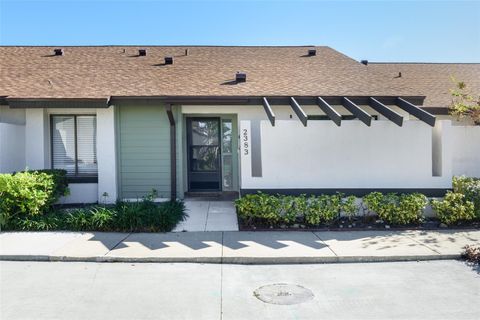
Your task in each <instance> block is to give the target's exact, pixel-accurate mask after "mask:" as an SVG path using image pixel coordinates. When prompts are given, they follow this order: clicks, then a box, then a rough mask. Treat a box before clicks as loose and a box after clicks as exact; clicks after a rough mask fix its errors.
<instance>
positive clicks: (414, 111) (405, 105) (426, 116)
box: [397, 97, 436, 127]
mask: <svg viewBox="0 0 480 320" xmlns="http://www.w3.org/2000/svg"><path fill="white" fill-rule="evenodd" d="M397 106H398V107H399V108H400V109H402V110H404V111H406V112H408V113H410V114H411V115H413V116H414V117H416V118H418V119H419V120H421V121H423V122H425V123H426V124H428V125H430V126H432V127H434V126H435V120H436V118H435V116H434V115H433V114H431V113H429V112H427V111H425V110H422V109H420V108H419V107H417V106H416V105H414V104H413V103H410V102H408V101H407V100H405V99H402V98H400V97H398V98H397Z"/></svg>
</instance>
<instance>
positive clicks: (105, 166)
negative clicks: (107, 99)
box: [97, 106, 117, 203]
mask: <svg viewBox="0 0 480 320" xmlns="http://www.w3.org/2000/svg"><path fill="white" fill-rule="evenodd" d="M115 146H116V144H115V107H114V106H111V107H110V108H107V109H97V163H98V201H99V202H104V201H105V202H107V203H114V202H115V201H116V200H117V166H116V155H115V152H116V151H115V149H116V148H115ZM104 193H107V194H108V196H107V197H103V194H104Z"/></svg>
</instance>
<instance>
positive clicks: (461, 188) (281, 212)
mask: <svg viewBox="0 0 480 320" xmlns="http://www.w3.org/2000/svg"><path fill="white" fill-rule="evenodd" d="M429 203H430V204H431V206H432V208H433V210H434V211H435V212H436V215H437V218H438V219H439V221H440V222H441V223H444V224H447V225H454V224H458V223H465V222H470V221H472V220H475V219H479V220H480V179H478V178H467V177H455V178H454V179H453V191H449V192H447V194H446V195H445V197H444V199H442V200H432V201H430V202H429V200H428V199H427V197H426V196H425V195H423V194H420V193H412V194H396V193H388V194H382V193H380V192H372V193H369V194H367V195H366V196H364V197H363V198H362V205H361V206H358V205H357V204H356V202H355V197H353V196H349V197H344V195H343V194H341V193H337V194H335V195H320V196H306V195H301V196H298V197H294V196H284V195H267V194H264V193H258V194H251V195H246V196H244V197H242V198H240V199H238V200H237V201H236V202H235V206H236V208H237V213H238V215H239V218H240V219H241V220H242V221H243V222H244V223H245V224H246V225H247V226H257V225H260V226H280V225H287V226H288V225H292V224H296V223H300V224H304V225H308V226H311V227H318V226H320V225H329V224H331V223H332V222H334V221H336V220H338V219H339V218H340V217H341V216H342V215H345V216H347V217H349V218H350V219H351V218H352V217H353V216H356V215H357V214H358V213H359V212H360V211H361V210H362V211H363V212H364V215H367V216H376V217H378V218H379V219H381V220H382V221H384V222H385V223H387V224H391V225H418V224H419V223H421V222H422V221H423V220H424V219H425V217H424V209H425V208H426V206H427V205H428V204H429Z"/></svg>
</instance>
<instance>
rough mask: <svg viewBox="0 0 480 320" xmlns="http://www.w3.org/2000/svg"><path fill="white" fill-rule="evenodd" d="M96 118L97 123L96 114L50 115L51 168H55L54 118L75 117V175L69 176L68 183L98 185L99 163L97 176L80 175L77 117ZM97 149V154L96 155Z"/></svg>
mask: <svg viewBox="0 0 480 320" xmlns="http://www.w3.org/2000/svg"><path fill="white" fill-rule="evenodd" d="M85 116H87V117H95V123H97V122H96V120H97V115H96V114H94V113H67V114H65V113H53V114H50V168H51V169H55V168H54V160H53V159H54V157H53V129H54V128H53V118H54V117H73V139H74V143H75V146H74V149H75V175H73V176H72V175H67V181H68V182H69V183H98V162H97V174H95V175H85V174H78V141H77V117H85ZM96 152H97V151H96V147H95V154H96Z"/></svg>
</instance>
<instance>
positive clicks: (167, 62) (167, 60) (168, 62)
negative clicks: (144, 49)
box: [165, 57, 173, 64]
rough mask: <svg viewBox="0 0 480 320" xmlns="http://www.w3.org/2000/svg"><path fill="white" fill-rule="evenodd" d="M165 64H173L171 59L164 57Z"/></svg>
mask: <svg viewBox="0 0 480 320" xmlns="http://www.w3.org/2000/svg"><path fill="white" fill-rule="evenodd" d="M165 64H173V57H165Z"/></svg>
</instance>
